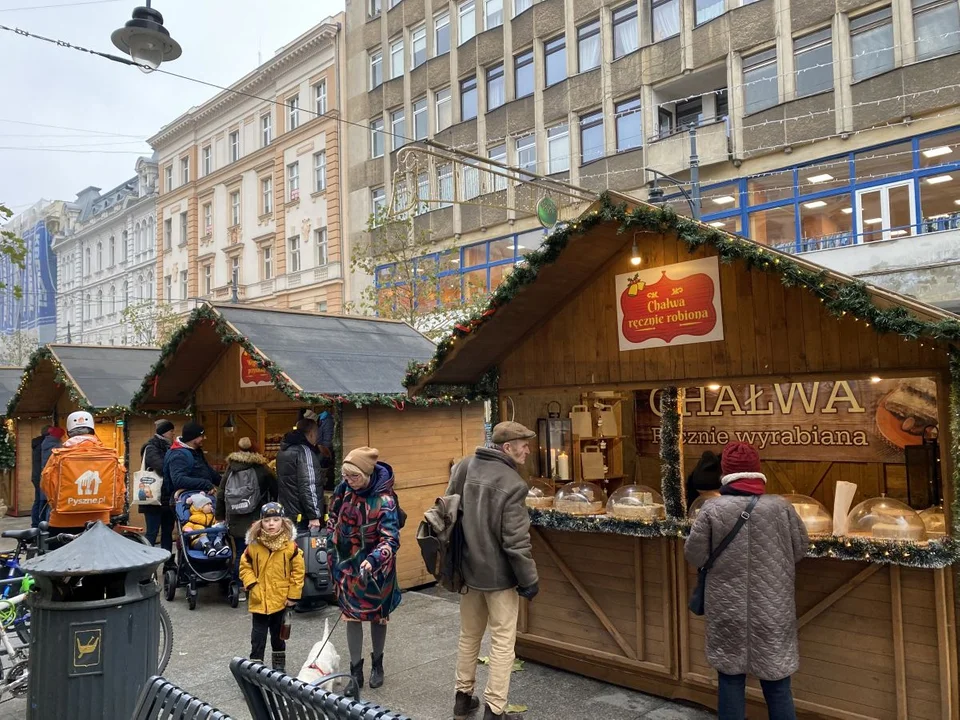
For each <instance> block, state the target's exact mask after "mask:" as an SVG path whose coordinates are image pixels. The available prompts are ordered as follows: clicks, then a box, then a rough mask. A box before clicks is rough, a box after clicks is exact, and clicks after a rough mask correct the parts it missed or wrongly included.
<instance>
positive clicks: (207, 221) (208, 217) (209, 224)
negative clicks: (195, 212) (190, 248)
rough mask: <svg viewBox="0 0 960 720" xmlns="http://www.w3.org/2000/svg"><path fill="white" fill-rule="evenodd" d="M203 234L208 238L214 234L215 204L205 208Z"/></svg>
mask: <svg viewBox="0 0 960 720" xmlns="http://www.w3.org/2000/svg"><path fill="white" fill-rule="evenodd" d="M203 234H204V236H206V237H209V236H210V235H212V234H213V203H205V204H204V206H203Z"/></svg>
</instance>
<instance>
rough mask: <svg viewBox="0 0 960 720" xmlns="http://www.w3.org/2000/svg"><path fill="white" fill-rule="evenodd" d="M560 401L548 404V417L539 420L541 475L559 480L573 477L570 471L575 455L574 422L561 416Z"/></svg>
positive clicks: (538, 436) (538, 435)
mask: <svg viewBox="0 0 960 720" xmlns="http://www.w3.org/2000/svg"><path fill="white" fill-rule="evenodd" d="M560 410H561V407H560V403H558V402H557V401H556V400H554V401H553V402H551V403H550V404H549V405H547V417H546V418H539V419H538V420H537V440H538V442H539V444H540V475H541V476H542V477H545V478H556V479H558V480H571V479H573V478H572V476H571V474H570V471H571V465H572V462H571V460H572V457H573V424H572V423H571V422H570V420H569V419H564V418H562V417H560Z"/></svg>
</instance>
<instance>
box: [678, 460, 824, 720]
mask: <svg viewBox="0 0 960 720" xmlns="http://www.w3.org/2000/svg"><path fill="white" fill-rule="evenodd" d="M721 467H722V470H723V478H722V480H721V483H722V487H721V489H720V497H718V498H714V499H712V500H708V501H707V502H706V504H704V506H703V509H702V510H701V511H700V514H699V515H698V516H697V519H696V522H694V524H693V528H692V529H691V531H690V537H689V538H688V539H687V543H686V546H685V547H684V554H685V555H686V558H687V562H689V563H690V564H691V565H693V566H694V567H697V568H700V567H703V566H704V565H705V564H706V563H707V560H708V558H709V557H710V553H711V552H712V550H713V549H714V548H715V547H716V546H717V545H719V544H720V543H721V542H722V541H723V538H724V537H726V535H727V533H729V532H730V530H732V529H733V527H734V525H736V523H737V520H738V519H739V517H740V515H741V513H743V512H744V511H746V510H747V508H748V505H749V504H750V501H751V498H753V497H755V496H759V497H758V500H757V504H756V507H754V509H753V511H752V512H751V513H750V516H749V519H748V520H747V521H746V523H745V524H744V525H743V527H742V528H741V529H740V532H739V533H738V534H737V536H736V537H735V538H734V540H733V541H732V542H731V543H730V544H729V545H728V546H727V548H726V550H724V551H723V553H721V554H720V556H719V557H718V558H717V559H716V561H715V563H714V565H713V568H712V569H711V570H710V571H709V572H708V573H707V586H706V602H705V607H706V615H705V619H706V623H707V627H706V635H707V637H706V652H707V661H708V662H709V663H710V665H711V666H712V667H713V668H715V669H716V671H717V673H718V675H719V678H718V679H719V690H718V707H717V713H718V716H719V718H720V720H743V718H744V717H745V716H746V715H745V714H746V697H745V696H746V676H747V674H750V675H754V676H756V677H757V678H758V679H759V680H760V685H761V687H762V688H763V696H764V699H765V700H766V701H767V711H768V713H769V716H770V720H795V718H796V711H795V709H794V704H793V693H792V691H791V689H790V676H791V675H793V673H795V672H796V671H797V668H798V667H799V666H800V652H799V649H798V647H797V645H798V643H797V608H796V600H795V590H794V581H795V577H796V564H797V563H798V562H800V560H802V559H803V557H804V556H805V555H806V550H807V543H808V542H809V540H808V538H807V530H806V528H805V527H804V524H803V522H802V521H801V520H800V516H799V515H797V513H796V511H795V510H794V509H793V506H792V505H790V503H788V502H787V501H786V500H784V499H783V498H782V497H779V496H777V495H764V490H765V487H766V482H767V480H766V477H764V475H763V473H762V472H761V468H760V456H759V454H758V453H757V450H756V448H754V447H753V446H752V445H749V444H747V443H731V444H729V445H727V447H726V448H725V449H724V451H723V456H722V458H721Z"/></svg>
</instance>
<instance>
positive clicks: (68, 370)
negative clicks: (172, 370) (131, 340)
mask: <svg viewBox="0 0 960 720" xmlns="http://www.w3.org/2000/svg"><path fill="white" fill-rule="evenodd" d="M158 356H159V351H158V350H157V349H156V348H134V347H115V346H101V345H47V346H44V347H41V348H39V349H38V350H37V351H36V352H35V353H34V354H33V355H32V356H31V358H30V360H29V362H28V363H27V367H26V368H25V369H24V370H23V382H24V384H23V388H22V390H21V391H20V393H19V394H17V393H16V392H15V393H14V395H13V397H12V398H11V399H10V401H9V405H8V409H7V412H8V414H9V415H11V416H19V415H48V414H51V413H52V412H53V410H54V407H55V406H56V404H57V400H58V399H59V398H60V396H61V394H62V393H63V392H68V393H71V396H72V398H73V399H74V401H75V402H76V403H77V404H78V405H80V406H81V407H85V408H87V409H89V410H94V411H97V410H106V409H114V408H128V407H129V406H130V399H131V398H132V397H133V395H134V393H135V392H136V391H137V390H138V389H139V388H140V385H141V383H142V382H143V378H144V376H145V375H146V374H147V371H148V370H149V369H150V367H151V366H152V365H153V364H154V362H156V360H157V357H158Z"/></svg>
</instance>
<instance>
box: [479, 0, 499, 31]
mask: <svg viewBox="0 0 960 720" xmlns="http://www.w3.org/2000/svg"><path fill="white" fill-rule="evenodd" d="M483 16H484V18H485V20H484V22H485V24H484V29H485V30H492V29H493V28H495V27H500V26H501V25H503V0H483Z"/></svg>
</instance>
